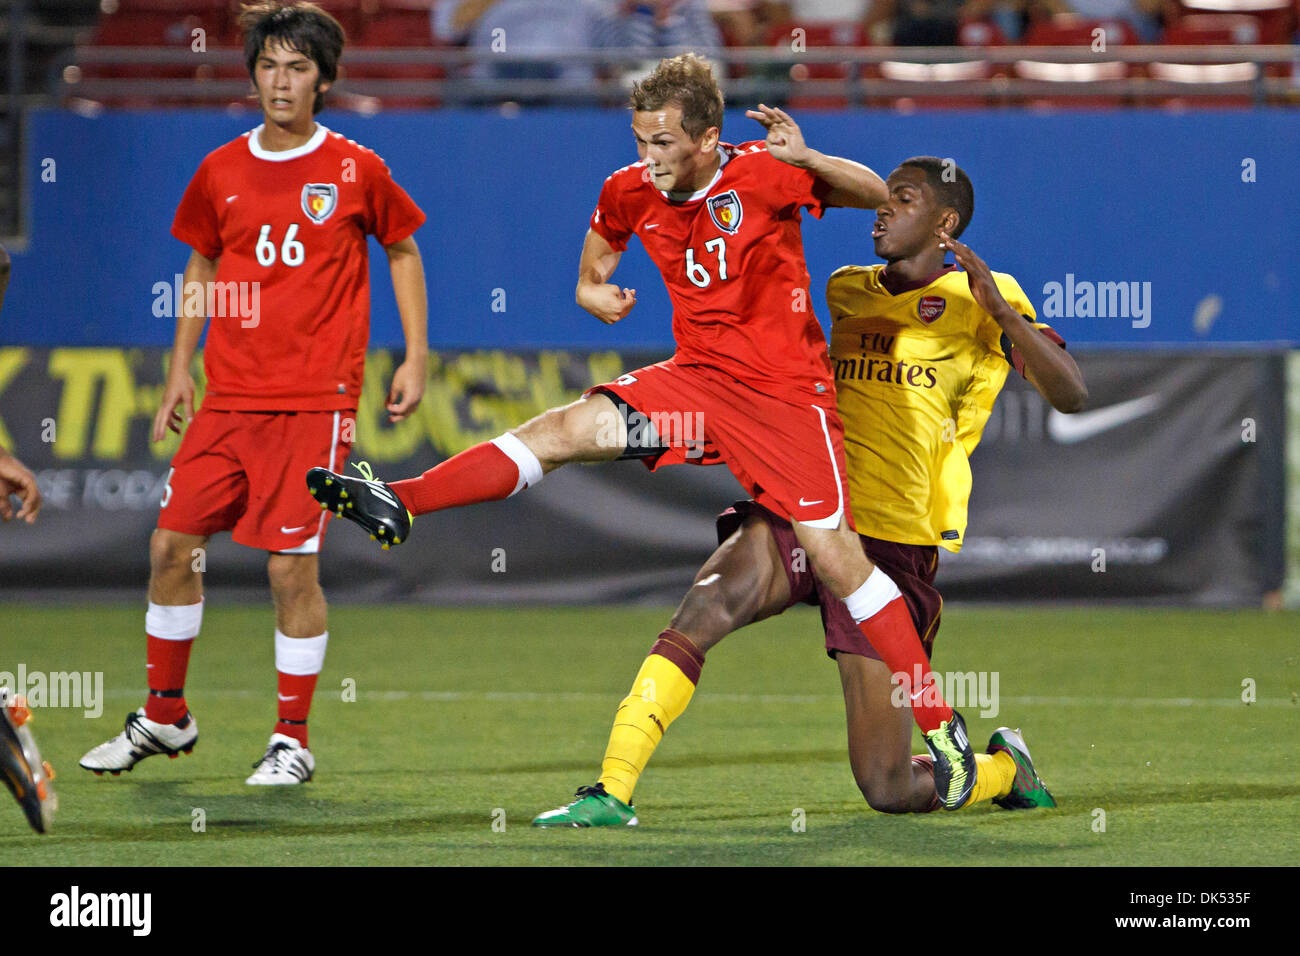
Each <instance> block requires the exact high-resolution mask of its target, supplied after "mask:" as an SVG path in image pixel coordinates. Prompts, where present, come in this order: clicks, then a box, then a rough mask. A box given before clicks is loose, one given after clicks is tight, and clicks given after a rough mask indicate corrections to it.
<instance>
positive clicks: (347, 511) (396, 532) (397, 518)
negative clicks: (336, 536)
mask: <svg viewBox="0 0 1300 956" xmlns="http://www.w3.org/2000/svg"><path fill="white" fill-rule="evenodd" d="M352 467H353V468H355V469H356V470H357V471H359V472H361V475H362V477H361V478H345V477H344V476H343V475H340V474H337V473H335V472H332V471H330V470H329V469H327V468H313V469H311V470H310V471H309V472H307V490H308V491H309V492H311V496H312V497H313V498H315V499H316V500H317V501H319V502H320V506H321V508H323V509H325V510H327V511H333V512H334V513H335V514H337V515H339V516H341V517H344V518H347V519H348V520H349V521H354V522H356V523H357V524H359V525H361V527H363V528H365V529H366V530H367V531H368V532H370V540H372V541H378V542H379V543H380V544H381V545H382V546H383V548H384V550H385V551H387V550H388V548H389V546H390V545H394V544H401V543H402V542H403V541H405V540H406V539H407V538H408V537H410V534H411V523H412V522H414V521H415V517H414V515H412V514H411V513H410V512H409V511H407V510H406V507H405V506H404V505H403V504H402V502H401V499H400V498H398V497H397V495H396V494H394V493H393V489H392V488H390V487H389V486H388V485H387V484H385V483H384V482H382V481H378V480H377V479H376V478H375V475H374V472H372V471H371V470H370V465H369V463H367V462H364V461H363V462H353V463H352Z"/></svg>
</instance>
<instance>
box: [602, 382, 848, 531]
mask: <svg viewBox="0 0 1300 956" xmlns="http://www.w3.org/2000/svg"><path fill="white" fill-rule="evenodd" d="M592 392H605V393H608V394H609V395H611V396H612V397H614V398H615V399H617V400H618V401H621V402H623V403H625V404H626V405H628V406H630V407H631V408H632V409H635V411H637V412H639V413H640V418H638V419H637V421H645V422H647V423H648V427H647V428H646V429H645V432H644V433H643V434H636V433H635V432H637V429H636V428H635V427H631V426H630V427H629V429H628V445H629V446H630V447H634V446H641V447H644V446H646V445H652V446H657V447H661V448H662V449H663V451H662V453H659V454H655V455H654V456H653V457H648V458H646V459H645V461H646V466H647V467H648V468H650V469H651V470H655V469H658V468H661V467H663V466H664V465H676V464H682V463H687V464H694V465H718V464H726V465H727V467H728V468H730V469H731V473H732V474H733V475H735V476H736V480H737V481H739V482H740V484H741V486H742V487H744V489H745V490H746V491H747V492H749V493H750V494H751V495H753V496H754V499H755V500H757V501H758V502H760V503H761V504H762V505H763V506H764V507H766V508H768V509H769V510H771V511H773V512H775V513H777V514H779V515H781V516H783V517H787V518H791V519H793V520H795V521H798V522H800V523H802V524H806V525H809V526H811V527H814V528H836V527H839V524H840V521H841V519H842V518H844V516H845V514H846V513H847V511H848V507H847V506H848V479H847V477H846V473H845V465H844V425H843V424H842V423H841V422H840V417H839V415H838V414H836V412H835V409H834V407H833V405H832V407H830V408H823V407H822V406H820V405H813V404H811V403H809V404H807V405H798V404H793V403H791V402H787V401H784V400H782V399H779V398H773V397H772V396H770V395H765V394H763V393H762V392H758V391H755V390H754V389H752V388H750V387H749V386H748V385H745V384H744V383H743V382H740V381H738V380H736V379H734V378H732V377H731V376H730V375H728V374H726V373H725V372H721V371H718V370H717V369H714V368H709V367H708V366H705V365H678V364H677V363H676V362H674V361H672V360H671V359H669V360H668V361H666V362H660V363H658V364H657V365H648V366H646V367H645V368H640V369H637V370H636V371H635V372H629V373H628V374H627V375H624V376H622V377H621V378H619V379H617V380H616V381H613V382H608V383H606V384H604V385H597V386H596V387H595V388H592V389H590V390H589V391H588V392H587V394H588V395H590V394H591V393H592ZM850 520H851V519H850Z"/></svg>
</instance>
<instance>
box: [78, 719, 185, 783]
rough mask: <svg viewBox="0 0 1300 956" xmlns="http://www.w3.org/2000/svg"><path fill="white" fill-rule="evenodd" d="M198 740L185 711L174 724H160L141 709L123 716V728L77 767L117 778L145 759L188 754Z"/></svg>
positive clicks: (83, 758) (87, 755)
mask: <svg viewBox="0 0 1300 956" xmlns="http://www.w3.org/2000/svg"><path fill="white" fill-rule="evenodd" d="M198 739H199V725H198V723H197V722H196V721H195V719H194V715H193V714H191V713H190V712H189V711H186V712H185V716H184V717H182V718H181V719H180V720H179V721H177V722H176V723H174V724H160V723H157V722H156V721H152V720H150V719H149V718H148V717H146V716H145V715H144V708H143V707H141V708H140V709H139V710H137V711H136V712H135V713H134V714H127V715H126V727H125V728H124V729H123V731H122V732H121V733H120V734H118V735H117V736H116V737H114V738H113V739H112V740H110V741H108V743H103V744H100V745H99V746H98V747H96V748H95V749H94V750H92V751H90V753H88V754H86V756H84V757H82V758H81V766H83V767H85V768H86V769H87V770H92V771H94V772H95V773H96V774H100V775H102V774H104V773H105V772H108V773H111V774H112V775H113V776H115V777H116V776H117V775H118V774H120V773H121V772H122V771H123V770H130V769H131V768H132V767H134V766H135V765H136V764H138V763H139V762H140V761H141V760H143V759H144V758H145V757H152V756H153V755H154V754H166V755H167V756H169V757H172V758H173V759H174V758H175V757H177V756H178V755H180V754H183V753H186V754H187V753H189V752H190V751H191V750H193V749H194V744H195V741H197V740H198Z"/></svg>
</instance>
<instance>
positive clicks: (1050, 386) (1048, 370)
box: [938, 229, 1088, 412]
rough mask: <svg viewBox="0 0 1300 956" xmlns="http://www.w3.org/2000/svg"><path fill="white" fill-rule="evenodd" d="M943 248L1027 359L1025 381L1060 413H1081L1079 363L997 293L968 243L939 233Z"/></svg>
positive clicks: (1083, 395)
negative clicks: (955, 261) (948, 250)
mask: <svg viewBox="0 0 1300 956" xmlns="http://www.w3.org/2000/svg"><path fill="white" fill-rule="evenodd" d="M938 235H939V240H940V248H946V249H951V250H952V254H953V257H954V258H955V259H956V260H957V264H958V265H959V266H961V267H962V268H963V269H964V270H966V280H967V282H969V283H970V291H971V295H973V296H974V297H975V301H976V302H978V303H979V305H980V308H982V309H984V310H985V311H986V312H988V314H989V315H991V316H993V319H994V321H996V322H997V323H998V325H1000V326H1001V327H1002V331H1003V332H1005V333H1006V334H1007V338H1008V339H1010V340H1011V344H1012V345H1014V346H1015V347H1016V350H1017V351H1018V352H1020V354H1021V356H1022V357H1023V358H1024V360H1025V378H1026V379H1027V380H1028V381H1029V383H1030V384H1031V385H1033V386H1034V388H1036V389H1038V391H1039V393H1040V394H1041V395H1042V396H1043V397H1044V398H1045V399H1047V400H1048V401H1049V402H1050V403H1051V405H1052V407H1053V408H1055V409H1056V410H1057V411H1058V412H1078V411H1082V410H1083V407H1084V405H1086V404H1087V402H1088V389H1087V386H1086V385H1085V384H1084V381H1083V373H1082V372H1081V371H1079V366H1078V364H1077V363H1076V362H1075V361H1074V359H1073V358H1072V357H1071V356H1070V353H1069V352H1067V351H1066V350H1065V349H1063V348H1060V347H1059V346H1058V345H1057V344H1056V343H1055V342H1053V341H1052V340H1051V339H1049V338H1047V337H1046V336H1044V335H1041V334H1039V332H1038V330H1037V329H1035V328H1034V327H1033V326H1032V325H1031V324H1030V323H1029V322H1028V320H1026V319H1025V317H1024V316H1023V315H1021V314H1020V313H1019V312H1017V311H1016V310H1015V309H1014V308H1012V307H1011V305H1010V303H1008V302H1007V300H1006V299H1005V298H1003V296H1002V293H1001V292H999V291H998V286H997V283H996V282H995V281H994V280H993V273H992V271H991V270H990V269H989V267H988V265H987V264H986V263H985V262H984V260H983V259H981V258H980V257H979V256H977V255H976V254H975V253H974V252H973V251H972V250H971V248H970V246H967V245H966V244H964V243H962V242H958V241H957V240H956V239H954V238H952V236H950V235H948V233H947V232H945V231H943V230H942V229H941V230H939V233H938Z"/></svg>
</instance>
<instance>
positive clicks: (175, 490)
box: [81, 2, 428, 785]
mask: <svg viewBox="0 0 1300 956" xmlns="http://www.w3.org/2000/svg"><path fill="white" fill-rule="evenodd" d="M240 25H241V26H242V27H243V29H244V35H245V41H244V53H245V59H246V61H247V64H248V72H249V75H250V76H251V77H252V79H253V84H254V86H255V87H256V89H257V95H258V98H259V100H260V103H261V107H262V114H263V125H261V126H259V127H258V128H257V129H255V130H253V131H252V132H250V133H247V134H245V135H243V136H241V137H239V138H238V139H236V140H234V141H233V142H231V143H228V144H226V145H225V146H222V147H221V148H220V149H217V150H215V151H214V152H212V153H209V154H208V156H207V158H206V159H204V160H203V163H202V165H201V166H200V167H199V170H198V172H197V173H196V174H195V176H194V179H193V180H192V181H191V182H190V185H189V188H188V189H186V191H185V196H184V197H183V198H182V199H181V204H180V208H179V209H178V210H177V212H176V219H175V222H174V223H173V225H172V234H173V235H174V236H176V238H178V239H180V240H181V241H182V242H184V243H186V244H188V245H190V246H191V247H193V249H194V252H193V254H192V255H191V256H190V261H189V265H188V266H187V267H186V269H185V283H186V288H187V289H188V288H189V287H190V286H189V283H190V282H199V283H200V284H202V285H203V287H204V288H207V289H209V290H211V289H213V288H214V287H225V288H227V289H228V288H230V287H232V286H235V285H236V284H237V285H238V287H239V288H240V289H250V290H252V296H254V297H255V298H253V301H254V302H255V303H256V305H257V308H256V313H257V314H255V315H253V316H251V317H248V316H244V315H226V314H223V313H224V311H225V310H224V309H222V310H220V311H217V312H216V313H215V314H213V315H212V317H211V320H212V324H211V327H210V328H209V330H208V338H207V346H206V348H205V350H204V354H203V361H204V367H205V371H206V374H207V394H206V395H205V397H204V399H203V405H202V408H200V409H199V411H198V414H197V415H196V414H195V413H194V381H193V379H192V378H191V377H190V374H189V366H190V359H191V357H192V356H193V354H194V350H195V347H196V346H197V344H198V340H199V336H200V335H201V333H202V331H203V326H204V322H205V319H206V309H204V308H203V305H202V303H201V302H199V301H197V300H199V299H201V298H202V297H199V296H194V297H191V296H190V295H188V294H187V295H186V296H185V307H186V308H185V310H184V311H183V313H182V314H181V315H179V316H178V317H177V321H176V344H175V346H174V348H173V349H172V357H171V369H170V372H169V374H168V378H167V386H166V389H165V390H164V393H163V399H162V404H161V406H160V408H159V409H158V414H157V416H156V417H155V418H154V422H153V440H154V441H161V440H162V439H163V437H164V436H165V435H166V433H167V429H168V428H169V427H170V428H171V429H172V430H173V431H176V432H179V431H180V430H181V428H182V426H183V424H184V423H186V422H188V423H189V427H188V428H187V429H186V431H185V437H184V439H183V440H182V441H181V446H180V449H179V450H178V451H177V453H176V457H175V458H173V459H172V469H171V472H170V473H169V474H168V481H167V488H166V490H165V492H164V494H163V500H162V510H161V512H160V513H159V518H158V529H157V530H156V531H155V532H154V535H153V540H152V543H151V545H150V549H149V557H150V566H151V573H150V578H149V611H148V614H147V616H146V618H145V630H146V632H147V635H148V679H149V698H148V702H147V704H146V705H145V706H144V707H142V708H140V710H139V711H137V712H136V713H133V714H130V715H129V716H128V717H127V719H126V729H125V730H124V731H123V732H122V733H121V734H119V735H118V736H117V737H116V738H114V739H113V740H110V741H109V742H108V743H105V744H102V745H100V746H99V747H96V748H95V749H94V750H92V751H90V753H88V754H86V755H85V757H83V758H82V760H81V766H83V767H85V768H86V769H87V770H93V771H94V772H96V773H104V772H105V771H107V772H109V773H113V774H118V773H121V772H122V771H123V770H130V769H131V768H132V767H133V766H135V764H136V763H138V762H139V761H140V760H142V759H144V758H145V757H149V756H152V755H154V754H167V755H168V756H172V757H174V756H176V755H177V754H178V753H188V752H189V751H190V750H191V749H192V748H193V746H194V743H195V741H196V740H197V739H198V726H197V725H196V723H195V721H194V717H193V715H191V714H190V712H189V708H188V706H187V705H186V703H185V696H184V689H183V688H184V683H185V673H186V669H187V667H188V664H189V656H190V647H191V645H192V644H193V641H194V638H195V637H196V636H197V635H198V633H199V625H200V622H201V621H202V617H203V577H202V573H201V570H200V566H198V564H197V562H196V560H195V556H196V555H198V554H201V550H200V549H202V548H203V547H204V546H205V545H206V544H207V541H208V537H209V536H210V535H212V534H213V533H215V532H218V531H231V532H232V537H233V538H234V540H235V542H236V543H238V544H242V545H245V546H247V547H250V548H259V549H262V550H265V551H267V552H269V556H268V559H267V575H268V577H269V579H270V583H271V594H272V597H273V599H274V602H275V617H276V630H275V666H276V671H277V673H278V694H277V699H278V701H279V705H278V718H279V719H278V721H277V722H276V724H275V729H274V731H273V732H272V734H271V739H270V743H269V744H268V746H267V749H266V752H265V754H264V755H263V757H262V759H261V760H259V761H258V762H257V763H256V764H254V768H255V772H254V773H253V775H252V776H251V777H249V778H248V781H247V782H248V783H250V784H272V785H278V784H297V783H302V782H305V781H307V780H310V779H311V776H312V773H313V772H314V771H315V766H316V761H315V758H314V757H313V755H312V753H311V751H310V750H308V749H307V713H308V710H309V708H310V706H311V699H312V694H313V692H314V690H315V687H316V678H317V676H318V675H319V674H320V671H321V668H322V666H323V664H324V660H325V646H326V642H327V641H328V639H329V632H328V631H327V629H326V607H325V596H324V594H323V593H322V592H321V588H320V583H319V576H318V558H319V552H320V547H321V541H322V539H323V537H324V534H325V524H326V521H325V518H326V517H327V516H325V515H322V514H321V512H320V509H319V508H317V507H316V503H315V502H314V501H313V500H312V499H311V496H310V495H308V494H307V493H306V492H305V491H303V489H302V486H301V482H300V481H293V482H288V481H286V480H285V477H286V476H287V475H300V474H302V472H303V471H305V470H306V469H308V468H311V467H313V466H316V465H325V466H328V467H333V468H338V467H342V463H343V462H344V461H346V460H347V456H348V449H349V447H350V445H351V441H352V432H353V428H354V423H355V418H356V408H357V400H358V398H359V397H360V394H361V379H362V373H363V370H364V359H365V343H366V340H367V338H368V335H369V325H370V315H369V302H370V296H369V285H368V283H369V278H368V276H369V269H368V266H367V248H366V241H367V240H366V237H367V235H373V236H374V237H375V238H376V239H378V240H379V242H380V244H381V245H383V247H384V250H385V252H386V253H387V254H388V261H389V267H390V271H391V273H392V277H393V290H394V292H395V293H396V296H397V306H398V311H399V313H400V314H401V319H402V329H403V332H404V333H405V336H406V361H405V362H404V363H403V364H402V365H401V366H400V367H399V368H398V369H397V371H396V372H395V373H394V374H393V382H392V388H391V390H390V392H389V405H388V412H389V420H390V421H397V420H399V419H402V418H405V417H406V416H407V415H408V414H409V413H410V412H411V410H412V409H413V408H414V407H415V405H416V404H417V403H418V402H419V401H420V398H421V396H422V395H423V394H424V383H425V374H426V363H427V361H428V345H427V340H426V334H427V333H426V326H427V314H426V301H425V288H424V270H423V267H422V265H421V262H420V252H419V249H418V247H417V246H416V244H415V240H414V239H413V238H412V234H413V233H414V232H415V231H416V229H418V228H419V226H420V225H421V223H423V222H424V213H422V212H421V211H420V209H419V207H417V206H416V205H415V203H414V202H412V201H411V198H410V197H409V196H408V195H407V194H406V193H405V192H404V191H403V190H402V188H401V187H400V186H398V185H397V184H396V183H395V182H393V179H392V176H391V174H390V173H389V171H388V167H387V166H385V165H384V162H383V160H381V159H380V158H379V157H378V156H376V155H375V154H374V153H373V152H371V151H370V150H368V149H366V148H365V147H364V146H359V145H357V144H356V143H355V142H353V141H352V140H350V139H346V138H344V137H343V136H341V135H340V134H338V133H332V132H330V131H329V130H328V129H327V128H326V127H324V126H322V125H321V124H319V123H317V122H316V121H315V119H314V116H315V114H316V112H318V111H319V110H320V109H321V106H322V105H323V97H324V95H325V92H326V91H327V90H328V89H329V87H330V84H331V83H332V82H333V80H334V77H335V75H336V73H337V69H338V60H339V56H340V54H341V53H342V50H343V43H344V36H343V30H342V28H341V27H340V26H339V24H338V23H337V21H335V20H334V19H333V18H332V17H330V16H329V15H328V14H326V13H325V12H324V11H323V10H321V9H320V8H319V7H316V6H314V5H313V4H310V3H293V4H290V5H287V6H280V5H279V4H276V3H269V2H268V3H259V4H255V5H252V6H246V7H244V8H243V12H242V14H241V17H240ZM209 295H210V296H211V295H212V293H211V292H210V293H209ZM240 295H241V299H242V298H243V292H241V294H240ZM196 307H197V311H196ZM182 408H183V410H184V415H183V416H182V411H181V410H182ZM182 417H183V419H184V421H183V422H182Z"/></svg>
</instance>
